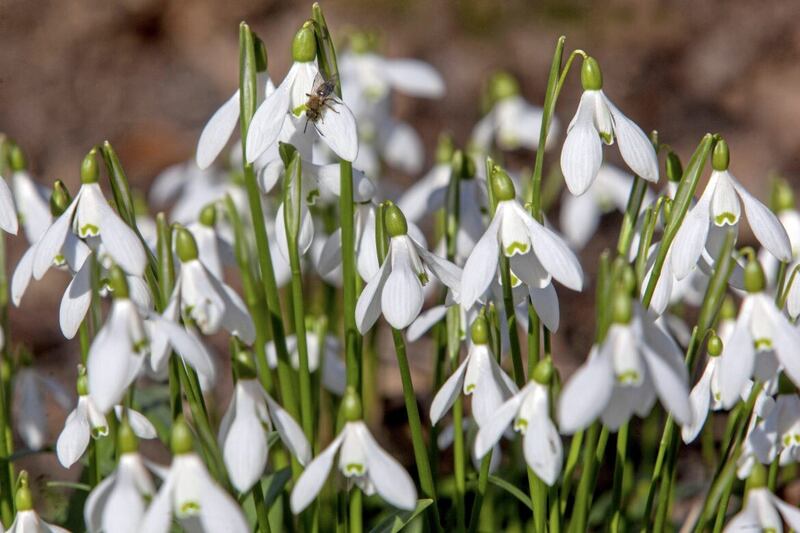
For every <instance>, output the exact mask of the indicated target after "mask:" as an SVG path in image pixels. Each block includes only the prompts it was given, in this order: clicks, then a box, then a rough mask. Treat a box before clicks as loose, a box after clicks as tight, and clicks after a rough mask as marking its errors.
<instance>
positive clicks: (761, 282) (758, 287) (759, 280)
mask: <svg viewBox="0 0 800 533" xmlns="http://www.w3.org/2000/svg"><path fill="white" fill-rule="evenodd" d="M766 286H767V277H766V276H765V275H764V269H763V268H762V267H761V263H759V261H758V259H756V258H755V257H750V258H749V259H748V260H747V264H746V265H745V267H744V288H745V290H746V291H747V292H749V293H754V292H761V291H763V290H764V287H766Z"/></svg>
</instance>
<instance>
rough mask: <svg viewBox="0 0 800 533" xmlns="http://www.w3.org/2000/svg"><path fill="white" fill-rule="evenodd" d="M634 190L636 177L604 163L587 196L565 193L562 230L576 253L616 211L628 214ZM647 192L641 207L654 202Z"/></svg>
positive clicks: (562, 209)
mask: <svg viewBox="0 0 800 533" xmlns="http://www.w3.org/2000/svg"><path fill="white" fill-rule="evenodd" d="M632 186H633V176H631V175H630V174H628V173H627V172H623V171H622V170H620V169H619V168H617V167H614V166H612V165H609V164H608V163H603V164H602V165H601V166H600V170H598V172H597V178H595V180H594V182H592V184H591V185H590V186H589V188H588V189H586V192H585V193H584V194H581V195H580V196H574V195H572V194H569V193H567V192H565V193H564V194H562V195H561V212H560V215H559V216H560V219H559V221H560V226H561V232H562V233H563V234H564V236H565V237H566V238H567V241H568V242H569V243H570V244H571V245H572V246H574V247H575V248H577V249H579V250H580V249H582V248H583V247H584V246H586V244H587V243H588V242H589V240H590V239H591V238H592V236H593V235H594V233H595V232H596V231H597V227H598V226H599V225H600V217H601V215H604V214H606V213H610V212H611V211H614V210H617V211H619V212H620V213H624V212H625V208H626V207H627V206H628V196H630V192H631V187H632ZM651 197H652V193H650V191H649V190H648V191H647V192H646V193H645V199H644V200H643V201H642V205H644V206H646V205H648V204H649V203H650V202H651V201H652V198H651Z"/></svg>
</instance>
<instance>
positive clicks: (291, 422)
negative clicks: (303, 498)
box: [265, 394, 311, 465]
mask: <svg viewBox="0 0 800 533" xmlns="http://www.w3.org/2000/svg"><path fill="white" fill-rule="evenodd" d="M265 396H266V399H267V405H268V406H269V411H270V414H271V415H272V416H271V419H272V423H273V424H275V429H276V430H277V431H278V434H279V435H280V437H281V440H282V441H283V444H284V446H286V448H287V449H288V450H289V452H290V453H291V454H292V455H294V456H295V457H297V460H298V462H299V463H300V464H301V465H306V464H308V462H309V461H310V460H311V446H310V445H309V443H308V440H307V439H306V436H305V434H304V433H303V429H302V428H301V427H300V426H299V425H298V423H297V422H296V421H295V419H294V418H292V415H290V414H289V412H288V411H286V409H284V408H283V407H281V406H280V405H278V403H277V402H276V401H275V400H273V399H272V397H270V396H269V395H268V394H265Z"/></svg>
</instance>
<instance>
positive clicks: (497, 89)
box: [489, 70, 520, 105]
mask: <svg viewBox="0 0 800 533" xmlns="http://www.w3.org/2000/svg"><path fill="white" fill-rule="evenodd" d="M519 92H520V91H519V82H518V81H517V79H516V78H515V77H514V76H512V75H511V74H509V73H508V72H505V71H502V70H501V71H499V72H495V73H494V74H493V75H492V77H491V78H490V79H489V102H490V105H494V104H496V103H497V102H500V101H502V100H505V99H507V98H511V97H512V96H517V95H518V94H519Z"/></svg>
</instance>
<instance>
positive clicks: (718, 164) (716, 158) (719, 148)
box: [711, 139, 731, 171]
mask: <svg viewBox="0 0 800 533" xmlns="http://www.w3.org/2000/svg"><path fill="white" fill-rule="evenodd" d="M730 162H731V153H730V150H729V149H728V143H727V142H725V139H719V140H718V141H717V143H716V144H715V145H714V151H713V152H712V153H711V167H712V168H713V169H714V170H718V171H724V170H728V165H730Z"/></svg>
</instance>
